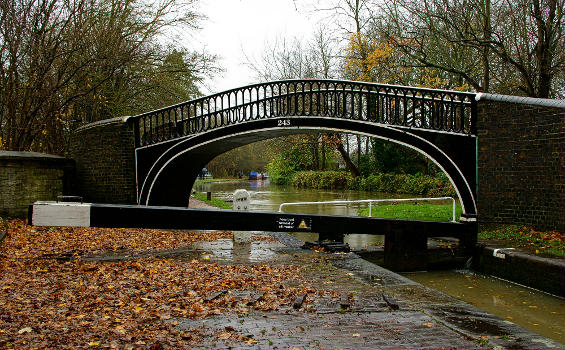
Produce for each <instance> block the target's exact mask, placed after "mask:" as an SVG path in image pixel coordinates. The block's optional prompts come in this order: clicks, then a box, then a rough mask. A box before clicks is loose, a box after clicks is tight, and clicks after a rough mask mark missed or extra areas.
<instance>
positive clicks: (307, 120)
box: [137, 117, 476, 217]
mask: <svg viewBox="0 0 565 350" xmlns="http://www.w3.org/2000/svg"><path fill="white" fill-rule="evenodd" d="M308 132H348V133H356V134H361V135H365V136H369V137H377V138H381V139H384V140H387V141H391V142H394V143H397V144H401V145H403V146H406V147H409V148H412V149H414V150H416V151H418V152H419V153H421V154H423V155H424V156H426V157H427V158H429V159H431V160H432V161H433V162H434V163H435V164H436V165H438V166H439V167H440V168H441V169H442V170H443V172H444V173H445V174H446V175H447V176H448V177H449V179H450V181H451V183H452V184H453V186H454V188H455V190H456V192H457V194H458V196H459V198H460V200H461V204H462V207H463V213H464V214H466V215H467V216H470V217H472V216H474V215H475V214H476V200H475V192H474V185H475V184H474V183H473V182H472V180H471V181H470V180H469V179H468V178H467V177H466V176H465V172H466V171H468V169H467V168H466V167H465V166H462V164H461V163H464V162H461V160H462V159H467V158H466V157H468V156H469V154H465V153H469V152H471V157H472V153H473V151H474V138H471V137H465V138H463V139H461V136H460V135H456V134H451V133H437V132H433V133H430V132H425V131H424V132H422V131H419V130H410V129H398V128H394V127H391V126H389V125H382V124H374V123H370V122H367V121H362V120H361V121H360V120H352V119H336V118H331V117H288V118H271V119H260V120H254V121H249V122H247V123H241V124H235V125H229V126H226V127H223V128H218V129H214V130H211V131H207V132H203V133H200V134H198V135H194V136H190V137H185V138H183V139H181V140H176V141H174V142H164V143H161V144H157V145H154V146H152V147H147V148H141V149H138V151H137V152H138V154H137V159H138V161H141V160H142V159H152V162H153V163H152V164H151V165H149V164H139V165H140V166H141V167H142V168H146V169H149V170H148V171H147V175H146V176H145V178H143V179H140V180H141V181H140V182H139V183H138V186H139V188H138V193H139V204H142V205H171V206H186V203H187V202H188V196H189V191H190V189H191V188H192V185H193V183H194V180H195V179H196V177H197V175H198V173H199V171H200V169H202V167H204V166H205V165H206V164H207V163H208V162H209V161H210V160H212V159H213V158H215V157H216V156H218V155H220V154H222V153H224V152H226V151H228V150H230V149H233V148H237V147H239V146H243V145H245V144H249V143H253V142H256V141H259V140H263V139H267V138H273V137H279V136H284V135H290V134H299V133H308ZM450 145H451V146H453V145H457V147H446V146H450ZM442 146H443V147H442ZM153 160H154V161H153Z"/></svg>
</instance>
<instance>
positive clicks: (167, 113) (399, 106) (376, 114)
mask: <svg viewBox="0 0 565 350" xmlns="http://www.w3.org/2000/svg"><path fill="white" fill-rule="evenodd" d="M475 95H476V94H474V93H468V92H457V91H446V90H435V89H425V88H416V87H407V86H395V85H385V84H375V83H364V82H354V81H338V80H283V81H275V82H268V83H260V84H254V85H249V86H245V87H241V88H237V89H232V90H228V91H225V92H221V93H217V94H214V95H210V96H206V97H202V98H198V99H195V100H191V101H187V102H183V103H179V104H176V105H173V106H169V107H166V108H162V109H158V110H155V111H151V112H148V113H143V114H140V115H137V116H134V117H131V119H133V120H134V122H135V125H136V146H137V147H141V146H147V145H151V144H155V143H159V142H163V141H168V140H173V139H178V138H181V137H185V136H190V135H194V134H198V133H201V132H205V131H209V130H211V129H215V128H218V127H224V126H227V125H232V124H238V123H245V122H248V121H254V120H258V119H265V118H280V117H295V116H306V117H313V116H318V117H331V118H344V119H351V120H360V121H367V122H372V123H377V124H383V125H393V126H397V127H406V128H414V129H424V130H434V131H446V132H452V133H457V134H464V135H475V134H476V115H477V112H476V102H475Z"/></svg>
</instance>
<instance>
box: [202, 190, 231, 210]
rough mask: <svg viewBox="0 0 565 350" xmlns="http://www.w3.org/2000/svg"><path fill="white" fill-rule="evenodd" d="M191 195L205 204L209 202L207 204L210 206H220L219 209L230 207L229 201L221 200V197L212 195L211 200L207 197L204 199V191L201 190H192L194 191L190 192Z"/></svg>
mask: <svg viewBox="0 0 565 350" xmlns="http://www.w3.org/2000/svg"><path fill="white" fill-rule="evenodd" d="M192 196H193V197H194V198H196V199H198V200H200V201H202V202H205V203H206V204H209V205H211V206H213V207H216V208H220V209H232V205H231V203H228V202H226V201H223V200H221V199H218V198H214V197H212V200H211V201H209V200H207V199H206V193H203V192H194V193H193V194H192Z"/></svg>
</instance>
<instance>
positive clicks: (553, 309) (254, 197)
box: [194, 180, 565, 344]
mask: <svg viewBox="0 0 565 350" xmlns="http://www.w3.org/2000/svg"><path fill="white" fill-rule="evenodd" d="M238 188H244V189H246V190H248V191H249V192H250V194H251V210H257V211H278V209H279V205H280V204H282V203H285V202H319V201H337V200H360V199H385V198H410V197H414V196H413V195H398V194H390V193H381V192H364V191H349V190H313V189H296V188H293V187H290V186H276V185H272V184H270V183H269V181H268V180H266V181H231V182H200V183H197V184H196V185H195V186H194V190H196V191H201V192H212V193H213V196H214V197H216V198H220V199H225V200H231V196H232V194H233V192H234V191H235V190H236V189H238ZM365 207H366V204H339V205H305V206H296V207H288V208H285V211H286V212H294V213H308V214H332V215H357V211H358V210H359V209H360V208H365ZM298 238H300V239H302V240H316V239H317V234H309V233H306V234H305V233H301V234H300V236H299V237H298ZM344 241H345V242H347V243H349V245H350V246H351V247H352V248H357V249H360V248H366V247H371V246H382V245H383V242H384V236H381V235H356V234H352V235H347V236H345V238H344ZM405 276H406V277H408V278H410V279H412V280H414V281H416V282H418V283H421V284H423V285H425V286H428V287H430V288H434V289H437V290H440V291H442V292H444V293H446V294H449V295H451V296H454V297H456V298H458V299H461V300H463V301H465V302H467V303H469V304H472V305H474V306H476V307H478V308H480V309H482V310H485V311H487V312H489V313H492V314H494V315H497V316H499V317H501V318H503V319H506V320H509V321H512V322H514V323H516V324H518V325H520V326H522V327H524V328H526V329H529V330H532V331H534V332H536V333H538V334H541V335H543V336H545V337H548V338H551V339H553V340H555V341H558V342H560V343H561V344H565V300H564V299H562V298H558V297H555V296H552V295H548V294H546V293H543V292H539V291H537V290H533V289H529V288H525V287H522V286H519V285H516V284H513V283H510V282H507V281H503V280H500V279H496V278H493V277H490V276H485V275H481V274H476V273H473V272H472V271H468V270H462V271H428V272H419V273H407V274H405Z"/></svg>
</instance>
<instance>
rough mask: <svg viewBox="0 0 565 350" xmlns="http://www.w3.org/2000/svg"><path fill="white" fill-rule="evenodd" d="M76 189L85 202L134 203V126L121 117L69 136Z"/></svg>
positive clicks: (90, 126) (94, 124) (90, 125)
mask: <svg viewBox="0 0 565 350" xmlns="http://www.w3.org/2000/svg"><path fill="white" fill-rule="evenodd" d="M70 148H71V157H72V158H73V159H74V160H75V161H76V173H77V192H78V194H79V195H81V196H83V198H84V200H85V201H87V202H95V203H113V204H135V203H136V202H137V197H136V189H135V155H134V132H133V125H132V124H131V123H128V122H124V120H123V119H122V118H114V119H108V120H103V121H101V122H97V123H93V124H89V125H86V126H84V127H82V128H80V129H78V130H77V131H76V132H75V133H74V134H73V137H72V139H71V147H70Z"/></svg>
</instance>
